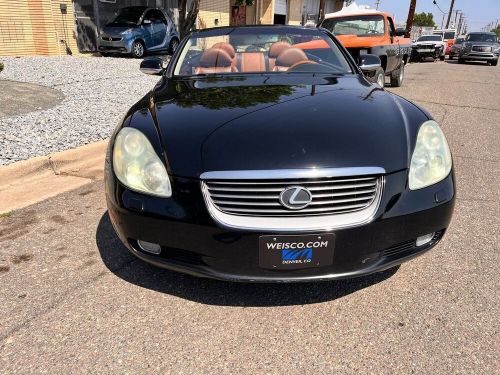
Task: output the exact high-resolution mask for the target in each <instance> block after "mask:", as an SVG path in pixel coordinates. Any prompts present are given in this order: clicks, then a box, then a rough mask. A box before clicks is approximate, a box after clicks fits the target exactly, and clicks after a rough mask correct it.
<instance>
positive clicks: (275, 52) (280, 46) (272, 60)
mask: <svg viewBox="0 0 500 375" xmlns="http://www.w3.org/2000/svg"><path fill="white" fill-rule="evenodd" d="M291 46H292V45H291V44H290V43H288V42H276V43H274V44H273V45H272V46H271V48H269V53H268V58H269V68H268V69H269V70H270V71H272V70H273V69H274V66H275V65H276V58H277V57H278V56H279V55H280V53H281V52H283V51H284V50H286V49H288V48H290V47H291Z"/></svg>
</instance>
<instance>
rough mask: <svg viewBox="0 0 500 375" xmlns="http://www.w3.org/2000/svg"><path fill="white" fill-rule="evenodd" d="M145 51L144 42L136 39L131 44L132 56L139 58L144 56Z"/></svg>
mask: <svg viewBox="0 0 500 375" xmlns="http://www.w3.org/2000/svg"><path fill="white" fill-rule="evenodd" d="M145 52H146V49H145V48H144V43H142V42H141V41H140V40H136V41H135V42H134V43H133V44H132V56H134V57H136V58H138V59H139V58H141V57H143V56H144V54H145Z"/></svg>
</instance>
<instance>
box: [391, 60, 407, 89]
mask: <svg viewBox="0 0 500 375" xmlns="http://www.w3.org/2000/svg"><path fill="white" fill-rule="evenodd" d="M404 77H405V64H404V63H401V66H400V67H399V69H396V70H395V71H393V72H392V73H391V86H392V87H401V85H402V84H403V80H404Z"/></svg>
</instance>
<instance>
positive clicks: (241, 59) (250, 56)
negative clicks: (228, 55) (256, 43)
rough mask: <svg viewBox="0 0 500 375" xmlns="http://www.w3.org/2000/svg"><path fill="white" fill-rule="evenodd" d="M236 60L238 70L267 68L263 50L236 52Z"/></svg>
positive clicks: (247, 71) (263, 70) (252, 70)
mask: <svg viewBox="0 0 500 375" xmlns="http://www.w3.org/2000/svg"><path fill="white" fill-rule="evenodd" d="M236 61H237V62H236V66H237V67H238V71H239V72H246V73H249V72H265V71H266V70H267V69H266V59H265V56H264V53H263V52H242V53H238V54H237V59H236Z"/></svg>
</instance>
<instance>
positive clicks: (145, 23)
mask: <svg viewBox="0 0 500 375" xmlns="http://www.w3.org/2000/svg"><path fill="white" fill-rule="evenodd" d="M142 23H143V24H144V25H150V24H151V20H144V21H142Z"/></svg>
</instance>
